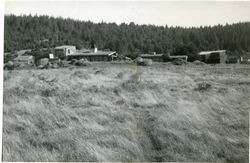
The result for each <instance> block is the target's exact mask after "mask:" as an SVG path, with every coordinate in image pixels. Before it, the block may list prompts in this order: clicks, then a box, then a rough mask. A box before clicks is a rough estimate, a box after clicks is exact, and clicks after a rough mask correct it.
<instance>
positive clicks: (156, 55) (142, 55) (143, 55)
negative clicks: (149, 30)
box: [140, 54, 163, 57]
mask: <svg viewBox="0 0 250 163" xmlns="http://www.w3.org/2000/svg"><path fill="white" fill-rule="evenodd" d="M140 56H141V57H162V56H163V54H141V55H140Z"/></svg>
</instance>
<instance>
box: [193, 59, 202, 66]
mask: <svg viewBox="0 0 250 163" xmlns="http://www.w3.org/2000/svg"><path fill="white" fill-rule="evenodd" d="M193 64H195V65H205V63H204V62H201V61H199V60H195V61H194V62H193Z"/></svg>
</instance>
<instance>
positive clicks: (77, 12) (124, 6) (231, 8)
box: [5, 1, 250, 27]
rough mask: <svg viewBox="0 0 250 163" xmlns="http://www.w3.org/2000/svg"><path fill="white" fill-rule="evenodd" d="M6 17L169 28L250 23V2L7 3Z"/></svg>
mask: <svg viewBox="0 0 250 163" xmlns="http://www.w3.org/2000/svg"><path fill="white" fill-rule="evenodd" d="M5 14H15V15H21V14H26V15H27V14H31V15H35V14H37V15H49V16H55V17H57V16H61V17H63V18H73V19H78V20H84V21H88V20H90V21H93V22H101V21H104V22H116V23H118V24H120V23H122V22H125V23H129V22H135V23H136V24H154V25H163V26H165V25H166V24H167V25H168V26H185V27H190V26H196V27H197V26H201V25H202V26H205V25H217V24H225V23H229V24H232V23H237V22H246V21H250V1H242V2H235V1H231V2H225V1H224V2H223V1H221V2H218V1H217V2H216V1H210V2H202V1H193V2H184V1H183V2H177V1H176V2H173V1H172V2H171V1H158V2H157V1H154V2H152V1H137V2H136V1H132V2H131V1H120V2H117V1H116V2H114V1H113V2H112V1H109V2H103V1H99V2H91V1H73V2H72V1H71V2H70V1H39V2H35V1H29V2H27V1H21V2H20V1H18V2H17V1H7V2H5Z"/></svg>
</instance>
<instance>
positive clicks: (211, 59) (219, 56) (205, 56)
mask: <svg viewBox="0 0 250 163" xmlns="http://www.w3.org/2000/svg"><path fill="white" fill-rule="evenodd" d="M199 60H200V61H202V62H204V63H226V61H227V55H226V50H216V51H202V52H200V53H199Z"/></svg>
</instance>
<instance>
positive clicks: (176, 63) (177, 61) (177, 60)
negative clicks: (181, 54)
mask: <svg viewBox="0 0 250 163" xmlns="http://www.w3.org/2000/svg"><path fill="white" fill-rule="evenodd" d="M172 64H173V65H184V64H187V61H185V60H183V59H180V58H178V59H175V60H174V61H172Z"/></svg>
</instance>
